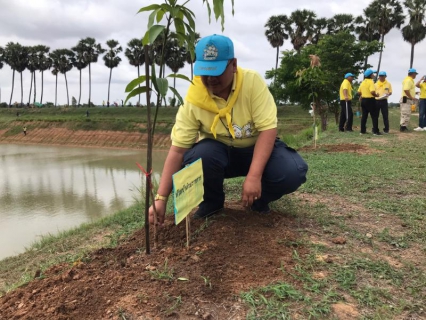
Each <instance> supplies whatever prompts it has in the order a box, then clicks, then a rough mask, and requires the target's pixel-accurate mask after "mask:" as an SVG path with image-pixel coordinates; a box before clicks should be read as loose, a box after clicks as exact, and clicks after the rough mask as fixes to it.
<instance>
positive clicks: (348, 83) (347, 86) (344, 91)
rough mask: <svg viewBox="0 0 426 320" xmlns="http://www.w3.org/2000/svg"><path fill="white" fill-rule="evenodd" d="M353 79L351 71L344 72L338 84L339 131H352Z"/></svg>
mask: <svg viewBox="0 0 426 320" xmlns="http://www.w3.org/2000/svg"><path fill="white" fill-rule="evenodd" d="M353 80H354V75H353V74H352V73H347V74H345V79H344V80H343V82H342V84H341V85H340V90H339V93H340V121H339V131H340V132H344V131H349V132H352V131H353V130H352V123H353V119H354V114H353V112H352V81H353ZM345 122H346V126H345Z"/></svg>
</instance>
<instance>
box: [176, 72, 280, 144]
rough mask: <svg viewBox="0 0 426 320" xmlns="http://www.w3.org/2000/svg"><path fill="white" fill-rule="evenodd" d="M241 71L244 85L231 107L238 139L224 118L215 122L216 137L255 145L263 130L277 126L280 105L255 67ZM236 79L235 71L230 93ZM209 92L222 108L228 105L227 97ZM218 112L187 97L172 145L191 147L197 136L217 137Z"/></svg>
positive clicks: (181, 108) (200, 138)
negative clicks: (213, 131)
mask: <svg viewBox="0 0 426 320" xmlns="http://www.w3.org/2000/svg"><path fill="white" fill-rule="evenodd" d="M242 71H243V75H244V78H243V83H242V87H241V89H240V92H239V95H238V98H237V100H236V102H235V104H234V107H233V108H232V111H231V115H232V124H233V125H232V126H233V128H234V131H235V139H233V138H232V137H231V136H230V134H229V131H228V129H227V123H226V119H225V118H222V119H220V120H219V122H218V124H217V126H216V140H218V141H220V142H222V143H224V144H226V145H228V146H234V147H237V148H245V147H249V146H253V145H254V144H255V143H256V140H257V137H258V136H259V133H260V132H262V131H265V130H269V129H274V128H276V127H277V106H276V105H275V101H274V98H273V97H272V95H271V93H270V92H269V89H268V87H267V85H266V83H265V81H264V80H263V78H262V77H261V76H260V74H259V73H257V72H256V71H253V70H248V69H242ZM235 80H236V78H235V75H234V83H233V88H232V91H231V95H232V94H233V91H234V90H235V85H236V81H235ZM210 95H211V97H212V98H213V100H214V101H215V102H216V104H217V106H218V108H219V109H223V108H225V107H226V101H225V100H224V99H222V98H220V97H218V96H215V95H213V94H212V93H210ZM231 95H230V96H229V97H228V99H230V98H231ZM215 116H216V113H213V112H210V111H207V110H204V109H201V108H199V107H197V106H195V105H193V104H192V103H189V102H188V101H186V100H185V102H184V104H183V105H182V106H181V107H180V108H179V111H178V113H177V114H176V122H175V125H174V126H173V129H172V133H171V139H172V145H173V146H177V147H181V148H191V147H192V145H193V144H194V143H195V142H196V141H197V140H198V139H199V140H202V139H206V138H210V139H215V138H214V136H213V134H212V133H211V131H210V128H211V126H212V124H213V119H214V117H215Z"/></svg>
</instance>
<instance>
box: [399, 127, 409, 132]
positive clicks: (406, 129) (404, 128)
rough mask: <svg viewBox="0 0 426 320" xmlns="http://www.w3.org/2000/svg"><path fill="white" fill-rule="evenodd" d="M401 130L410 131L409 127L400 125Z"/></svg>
mask: <svg viewBox="0 0 426 320" xmlns="http://www.w3.org/2000/svg"><path fill="white" fill-rule="evenodd" d="M399 131H401V132H406V131H408V128H407V127H406V126H399Z"/></svg>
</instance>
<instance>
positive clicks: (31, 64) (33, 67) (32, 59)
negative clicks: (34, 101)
mask: <svg viewBox="0 0 426 320" xmlns="http://www.w3.org/2000/svg"><path fill="white" fill-rule="evenodd" d="M27 69H28V70H29V71H30V74H31V82H30V93H29V95H28V104H30V102H31V93H32V89H33V81H34V91H35V72H36V71H37V69H38V66H37V55H36V51H35V48H34V47H28V65H27Z"/></svg>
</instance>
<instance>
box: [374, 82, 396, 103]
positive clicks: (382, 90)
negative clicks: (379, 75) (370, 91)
mask: <svg viewBox="0 0 426 320" xmlns="http://www.w3.org/2000/svg"><path fill="white" fill-rule="evenodd" d="M376 93H377V94H378V95H379V96H378V97H377V98H376V99H379V98H380V97H383V96H384V95H385V94H391V93H392V85H391V84H390V82H389V81H387V80H385V81H383V82H382V81H380V80H379V81H377V82H376ZM386 99H387V98H386Z"/></svg>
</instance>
